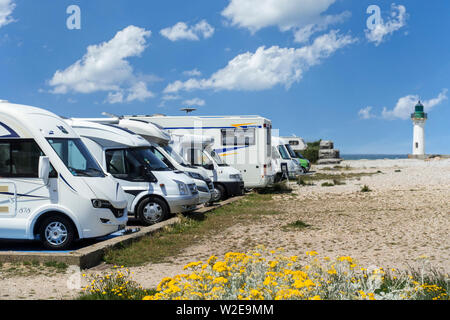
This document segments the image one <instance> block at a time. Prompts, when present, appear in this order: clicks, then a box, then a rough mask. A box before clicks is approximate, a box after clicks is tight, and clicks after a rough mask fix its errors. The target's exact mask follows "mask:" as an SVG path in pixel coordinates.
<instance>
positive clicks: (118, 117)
mask: <svg viewBox="0 0 450 320" xmlns="http://www.w3.org/2000/svg"><path fill="white" fill-rule="evenodd" d="M102 115H103V116H106V117H110V118H117V119H123V117H122V116H118V115H116V114H114V113H109V112H102Z"/></svg>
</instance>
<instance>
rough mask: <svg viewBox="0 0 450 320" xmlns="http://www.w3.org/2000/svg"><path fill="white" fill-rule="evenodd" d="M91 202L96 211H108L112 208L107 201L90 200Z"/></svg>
mask: <svg viewBox="0 0 450 320" xmlns="http://www.w3.org/2000/svg"><path fill="white" fill-rule="evenodd" d="M91 202H92V206H93V207H94V208H96V209H100V208H107V209H110V208H112V207H113V205H112V204H111V202H109V201H107V200H100V199H92V200H91Z"/></svg>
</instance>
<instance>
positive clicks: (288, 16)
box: [222, 0, 336, 33]
mask: <svg viewBox="0 0 450 320" xmlns="http://www.w3.org/2000/svg"><path fill="white" fill-rule="evenodd" d="M335 1H336V0H230V3H229V4H228V6H227V7H226V8H225V9H224V10H223V11H222V15H223V16H224V17H226V18H227V19H228V20H229V21H230V23H231V25H233V26H237V27H241V28H247V29H249V30H250V31H251V32H252V33H254V32H256V31H258V30H260V29H262V28H265V27H269V26H278V27H279V28H280V30H282V31H286V30H289V29H291V28H293V27H298V26H302V25H303V26H305V25H308V24H312V23H316V22H317V19H318V18H319V17H320V15H321V14H322V13H323V12H325V11H326V10H327V9H328V8H329V7H330V5H332V4H333V3H334V2H335Z"/></svg>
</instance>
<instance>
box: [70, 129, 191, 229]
mask: <svg viewBox="0 0 450 320" xmlns="http://www.w3.org/2000/svg"><path fill="white" fill-rule="evenodd" d="M66 121H67V123H68V124H69V125H70V126H72V128H73V129H74V130H75V131H76V132H77V133H78V134H79V135H80V136H81V137H82V139H83V142H84V143H85V144H86V146H87V147H88V149H89V150H90V152H91V153H92V154H93V155H94V156H95V158H96V159H97V160H98V162H99V163H100V164H101V165H102V166H103V168H105V170H106V171H107V172H109V173H110V174H112V175H113V177H114V178H116V179H117V181H118V182H119V183H120V185H121V186H122V188H123V189H124V191H125V194H126V196H127V200H128V211H129V212H130V213H133V214H134V215H135V216H136V218H139V219H140V220H141V221H142V222H143V223H144V224H146V225H151V224H154V223H157V222H161V221H163V220H165V219H166V218H167V217H168V216H169V214H170V213H179V212H186V211H192V210H193V209H195V207H196V205H197V203H198V191H197V188H196V185H195V183H194V181H193V180H192V179H191V178H189V177H188V176H187V175H185V174H184V173H183V172H181V171H174V170H172V169H171V168H169V167H168V166H167V165H166V164H165V163H163V162H162V161H161V160H160V159H159V158H158V157H156V156H155V154H154V153H153V151H152V150H153V149H154V148H155V146H154V145H152V144H150V143H149V142H148V141H147V140H145V139H144V138H142V137H141V136H139V135H137V134H135V133H133V132H131V131H129V130H126V129H123V128H121V127H119V126H117V125H113V124H109V125H104V124H99V123H95V122H88V121H80V120H66Z"/></svg>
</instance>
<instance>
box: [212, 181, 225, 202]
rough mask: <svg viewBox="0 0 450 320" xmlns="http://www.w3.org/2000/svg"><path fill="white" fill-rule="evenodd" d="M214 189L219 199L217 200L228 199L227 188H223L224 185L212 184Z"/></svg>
mask: <svg viewBox="0 0 450 320" xmlns="http://www.w3.org/2000/svg"><path fill="white" fill-rule="evenodd" d="M214 189H215V191H216V192H217V193H218V197H217V198H218V199H219V201H223V200H227V199H228V195H227V190H226V189H225V187H224V186H222V185H221V184H216V185H214Z"/></svg>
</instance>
